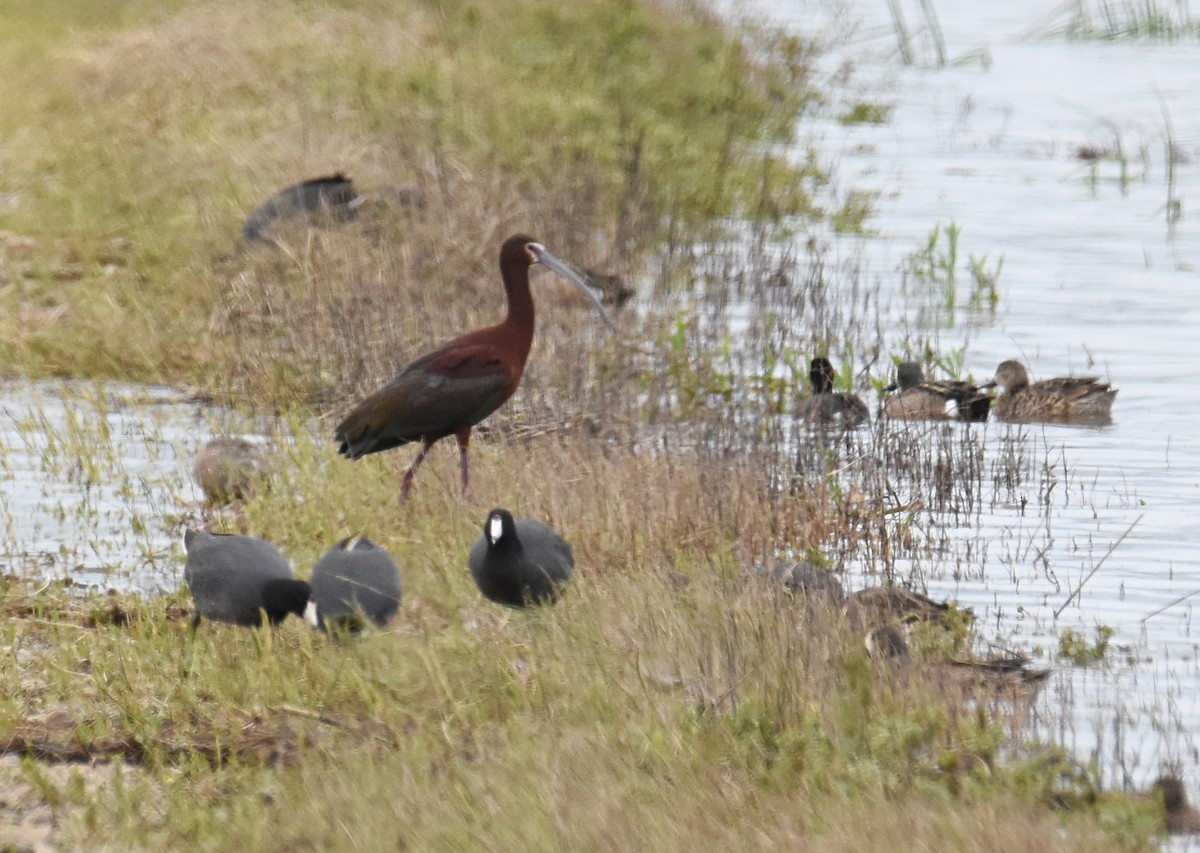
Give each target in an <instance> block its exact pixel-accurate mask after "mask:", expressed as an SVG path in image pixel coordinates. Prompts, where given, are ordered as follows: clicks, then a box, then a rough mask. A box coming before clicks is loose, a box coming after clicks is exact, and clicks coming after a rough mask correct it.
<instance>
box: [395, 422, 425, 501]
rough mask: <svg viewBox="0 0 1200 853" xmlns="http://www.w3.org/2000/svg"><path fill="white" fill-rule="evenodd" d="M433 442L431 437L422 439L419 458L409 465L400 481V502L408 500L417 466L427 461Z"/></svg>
mask: <svg viewBox="0 0 1200 853" xmlns="http://www.w3.org/2000/svg"><path fill="white" fill-rule="evenodd" d="M431 444H433V442H432V441H430V440H429V439H427V438H423V439H421V450H420V452H419V453H417V458H416V459H414V460H413V462H412V464H411V465H409V466H408V470H407V471H405V472H404V479H403V480H401V481H400V503H402V504H404V503H407V502H408V490H409V489H411V488H412V484H413V476H414V475H415V474H416V473H417V468H418V467H420V465H421V463H422V462H424V461H425V454H426V453H428V452H429V445H431Z"/></svg>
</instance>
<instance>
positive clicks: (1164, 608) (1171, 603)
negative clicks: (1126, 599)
mask: <svg viewBox="0 0 1200 853" xmlns="http://www.w3.org/2000/svg"><path fill="white" fill-rule="evenodd" d="M1193 595H1200V589H1194V590H1192V591H1191V592H1187V593H1184V594H1183V595H1181V596H1179V598H1177V599H1175V600H1174V601H1168V602H1167V603H1166V604H1164V605H1163V606H1162V607H1160V608H1158V609H1157V610H1155V611H1154V612H1153V613H1148V614H1146V615H1145V616H1143V617H1142V620H1141V621H1142V624H1143V625H1145V624H1146V623H1147V622H1149V621H1150V620H1151V619H1153V618H1154V617H1155V616H1157V615H1158V614H1160V613H1162V612H1164V611H1167V610H1170V609H1171V608H1172V607H1174V606H1175V605H1176V604H1178V603H1179V602H1181V601H1187V600H1188V599H1189V598H1191V597H1192V596H1193Z"/></svg>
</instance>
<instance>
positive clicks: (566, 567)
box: [467, 509, 575, 607]
mask: <svg viewBox="0 0 1200 853" xmlns="http://www.w3.org/2000/svg"><path fill="white" fill-rule="evenodd" d="M467 564H468V565H469V566H470V568H471V577H473V578H474V579H475V583H476V585H477V586H478V587H479V591H480V592H482V593H483V595H484V597H485V598H490V599H491V600H492V601H497V602H499V603H500V604H507V605H508V606H510V607H524V606H526V605H528V604H553V603H554V601H555V600H556V599H557V598H558V594H559V590H560V587H561V586H562V584H564V583H566V581H567V580H568V579H569V578H570V577H571V570H572V569H573V568H574V567H575V559H574V557H572V556H571V546H570V545H569V544H568V543H567V541H566V540H565V539H563V538H562V537H561V536H559V535H558V534H557V533H555V532H554V530H552V529H551V528H550V527H548V526H547V525H545V524H543V523H542V522H540V521H534V520H533V519H528V518H523V519H521V520H520V521H514V520H513V517H512V513H510V512H509V511H508V510H506V509H494V510H492V511H491V512H490V513H488V517H487V522H486V523H485V524H484V526H483V535H482V536H480V537H479V539H477V540H476V542H475V544H474V545H472V546H471V553H470V554H469V555H468V557H467Z"/></svg>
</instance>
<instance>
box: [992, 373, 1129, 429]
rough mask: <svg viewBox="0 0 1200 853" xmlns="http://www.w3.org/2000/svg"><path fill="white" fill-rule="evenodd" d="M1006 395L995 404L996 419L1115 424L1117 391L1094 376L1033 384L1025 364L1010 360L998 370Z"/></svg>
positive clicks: (1064, 377)
mask: <svg viewBox="0 0 1200 853" xmlns="http://www.w3.org/2000/svg"><path fill="white" fill-rule="evenodd" d="M993 384H995V385H999V386H1000V387H1001V388H1002V389H1004V393H1003V394H1001V395H1000V396H998V397H997V398H996V402H995V403H993V404H992V414H994V415H995V416H996V419H997V420H1001V421H1011V422H1014V423H1039V422H1047V423H1066V424H1085V425H1091V426H1102V425H1104V424H1108V423H1111V422H1112V404H1113V398H1114V397H1116V396H1117V389H1116V388H1113V387H1112V386H1111V385H1109V384H1108V383H1107V382H1101V381H1100V380H1099V379H1097V378H1096V377H1095V376H1059V377H1057V378H1055V379H1043V380H1042V381H1041V382H1034V383H1033V384H1030V382H1029V374H1028V373H1027V372H1026V371H1025V365H1023V364H1021V362H1019V361H1015V360H1012V359H1010V360H1008V361H1004V362H1001V363H1000V366H999V367H997V368H996V379H995V381H994V383H993Z"/></svg>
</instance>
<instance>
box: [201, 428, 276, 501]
mask: <svg viewBox="0 0 1200 853" xmlns="http://www.w3.org/2000/svg"><path fill="white" fill-rule="evenodd" d="M192 473H193V474H195V476H196V482H197V483H199V484H200V490H201V491H202V492H204V499H205V501H206V502H207V503H208V504H210V505H219V504H227V503H232V502H233V501H240V500H245V499H246V498H248V497H250V495H251V494H252V493H253V491H254V488H255V486H256V485H257V484H258V483H259V482H261V481H262V480H263V479H264V478H265V477H266V475H267V459H266V453H265V452H264V451H263V448H262V446H261V445H258V444H255V443H254V442H251V441H247V440H246V439H244V438H231V437H224V436H222V437H219V438H214V439H212V440H211V441H209V442H208V443H206V444H205V445H204V446H203V447H202V448H200V452H199V453H198V454H196V464H195V465H194V466H193V467H192Z"/></svg>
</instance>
